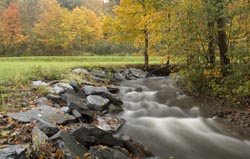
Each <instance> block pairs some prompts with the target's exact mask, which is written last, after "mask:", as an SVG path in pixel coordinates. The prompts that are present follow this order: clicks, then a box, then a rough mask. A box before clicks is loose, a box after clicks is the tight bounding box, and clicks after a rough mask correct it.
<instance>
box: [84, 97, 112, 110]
mask: <svg viewBox="0 0 250 159" xmlns="http://www.w3.org/2000/svg"><path fill="white" fill-rule="evenodd" d="M108 103H109V99H107V98H103V97H101V96H98V95H90V96H88V97H87V106H88V107H89V109H91V110H95V111H103V110H104V109H105V108H106V107H107V105H108Z"/></svg>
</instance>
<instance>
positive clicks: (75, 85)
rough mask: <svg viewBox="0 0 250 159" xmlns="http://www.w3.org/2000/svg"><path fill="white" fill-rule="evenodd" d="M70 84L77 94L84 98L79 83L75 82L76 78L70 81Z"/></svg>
mask: <svg viewBox="0 0 250 159" xmlns="http://www.w3.org/2000/svg"><path fill="white" fill-rule="evenodd" d="M70 85H71V86H72V87H73V89H74V91H75V93H77V94H78V96H80V97H82V98H85V94H84V93H83V91H82V89H81V88H80V86H79V84H78V83H77V82H76V80H72V81H71V82H70Z"/></svg>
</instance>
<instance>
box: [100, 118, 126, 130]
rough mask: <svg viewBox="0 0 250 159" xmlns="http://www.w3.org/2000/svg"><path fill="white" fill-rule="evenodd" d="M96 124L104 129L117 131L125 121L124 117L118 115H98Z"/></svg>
mask: <svg viewBox="0 0 250 159" xmlns="http://www.w3.org/2000/svg"><path fill="white" fill-rule="evenodd" d="M97 121H98V123H97V124H96V126H97V127H98V128H100V129H102V130H104V131H110V132H117V131H118V130H119V129H120V128H121V126H122V125H123V124H124V123H125V120H124V119H121V118H116V117H98V118H97Z"/></svg>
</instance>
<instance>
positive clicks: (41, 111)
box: [8, 105, 75, 124]
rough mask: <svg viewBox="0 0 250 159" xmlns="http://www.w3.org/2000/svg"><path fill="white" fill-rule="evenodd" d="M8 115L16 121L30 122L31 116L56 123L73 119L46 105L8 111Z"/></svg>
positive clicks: (73, 118)
mask: <svg viewBox="0 0 250 159" xmlns="http://www.w3.org/2000/svg"><path fill="white" fill-rule="evenodd" d="M8 116H9V117H11V118H13V119H15V120H17V121H20V122H26V123H27V122H30V120H31V118H41V119H44V120H46V121H48V122H51V123H57V124H66V123H68V122H70V121H74V120H75V117H74V116H72V115H69V114H67V113H64V112H63V111H61V109H56V108H53V107H50V106H46V105H43V106H40V107H37V108H34V109H32V110H28V111H25V112H21V113H10V114H8Z"/></svg>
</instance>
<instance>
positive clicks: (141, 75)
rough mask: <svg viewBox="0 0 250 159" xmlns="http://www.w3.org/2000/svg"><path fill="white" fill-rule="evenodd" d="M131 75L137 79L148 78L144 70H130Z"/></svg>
mask: <svg viewBox="0 0 250 159" xmlns="http://www.w3.org/2000/svg"><path fill="white" fill-rule="evenodd" d="M129 71H130V73H131V74H132V75H133V76H134V77H136V78H146V77H147V73H146V72H144V71H143V70H140V69H136V68H129Z"/></svg>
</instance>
